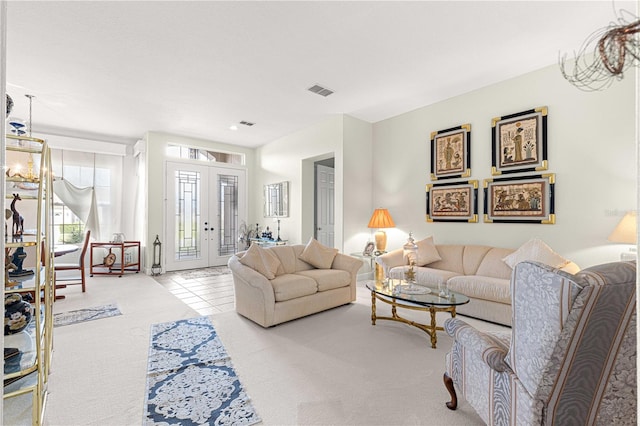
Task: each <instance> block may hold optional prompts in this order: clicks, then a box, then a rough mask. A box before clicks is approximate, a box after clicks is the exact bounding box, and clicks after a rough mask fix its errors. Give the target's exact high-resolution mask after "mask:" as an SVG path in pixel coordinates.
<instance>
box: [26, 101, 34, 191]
mask: <svg viewBox="0 0 640 426" xmlns="http://www.w3.org/2000/svg"><path fill="white" fill-rule="evenodd" d="M25 96H26V97H27V98H29V124H28V125H27V129H28V131H29V137H31V124H32V121H31V120H32V107H33V98H35V96H33V95H25ZM34 177H35V175H34V174H33V154H32V153H29V161H28V162H27V179H33V178H34Z"/></svg>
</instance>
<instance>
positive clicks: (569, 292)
mask: <svg viewBox="0 0 640 426" xmlns="http://www.w3.org/2000/svg"><path fill="white" fill-rule="evenodd" d="M511 294H512V296H511V297H512V306H513V323H512V329H511V332H503V333H499V332H493V333H484V332H480V331H478V330H476V329H475V328H473V327H471V326H470V325H468V324H466V323H465V322H464V321H461V320H459V319H457V318H450V319H448V320H447V321H446V322H445V330H446V331H447V333H448V334H449V335H450V336H452V337H453V338H454V339H455V341H454V343H453V347H452V349H451V352H449V353H448V354H447V356H446V372H445V374H444V382H445V386H446V387H447V390H448V391H449V393H450V394H451V401H450V402H448V403H447V406H448V407H449V408H450V409H452V410H455V409H456V407H457V396H456V389H457V390H458V391H459V392H461V394H462V396H463V397H464V398H465V399H466V401H467V402H468V403H469V404H470V405H471V406H472V407H473V408H474V409H475V410H476V411H477V412H478V414H479V415H480V417H481V418H482V420H484V421H485V422H486V423H487V424H489V425H534V424H535V425H542V424H544V425H592V424H614V425H626V424H629V425H631V424H632V425H636V410H637V399H636V264H635V262H615V263H608V264H604V265H598V266H594V267H592V268H588V269H585V270H583V271H581V272H579V273H577V274H576V275H571V274H568V273H565V272H562V271H559V270H557V269H553V268H551V267H549V266H546V265H544V264H541V263H535V262H522V263H520V264H518V265H516V267H515V269H514V272H513V275H512V278H511ZM454 384H455V388H454Z"/></svg>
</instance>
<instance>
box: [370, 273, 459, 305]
mask: <svg viewBox="0 0 640 426" xmlns="http://www.w3.org/2000/svg"><path fill="white" fill-rule="evenodd" d="M365 285H366V287H367V288H368V289H369V290H371V291H373V292H374V293H376V294H379V295H381V296H385V297H389V298H395V299H397V300H403V301H405V302H410V303H415V304H416V305H421V306H458V305H464V304H466V303H469V298H468V297H467V296H465V295H464V294H460V293H456V292H454V291H450V290H449V292H448V293H449V295H448V297H441V296H440V294H439V290H438V289H437V288H431V287H425V286H421V285H416V284H413V285H410V284H409V283H407V282H406V281H403V280H391V279H390V280H385V281H366V283H365Z"/></svg>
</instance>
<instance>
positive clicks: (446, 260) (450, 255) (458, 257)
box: [429, 244, 465, 275]
mask: <svg viewBox="0 0 640 426" xmlns="http://www.w3.org/2000/svg"><path fill="white" fill-rule="evenodd" d="M436 247H437V248H438V254H440V257H441V258H442V260H437V261H435V262H433V263H431V264H430V265H429V267H430V268H434V269H444V270H445V271H452V272H457V274H458V275H461V274H462V275H464V266H463V264H462V258H463V254H464V247H465V246H463V245H461V244H438V245H437V246H436Z"/></svg>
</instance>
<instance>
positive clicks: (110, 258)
mask: <svg viewBox="0 0 640 426" xmlns="http://www.w3.org/2000/svg"><path fill="white" fill-rule="evenodd" d="M102 263H103V264H104V266H107V267H111V266H113V264H114V263H116V255H115V253H109V254H108V255H107V256H106V257H105V258H104V260H103V261H102Z"/></svg>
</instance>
